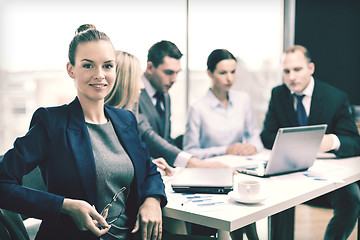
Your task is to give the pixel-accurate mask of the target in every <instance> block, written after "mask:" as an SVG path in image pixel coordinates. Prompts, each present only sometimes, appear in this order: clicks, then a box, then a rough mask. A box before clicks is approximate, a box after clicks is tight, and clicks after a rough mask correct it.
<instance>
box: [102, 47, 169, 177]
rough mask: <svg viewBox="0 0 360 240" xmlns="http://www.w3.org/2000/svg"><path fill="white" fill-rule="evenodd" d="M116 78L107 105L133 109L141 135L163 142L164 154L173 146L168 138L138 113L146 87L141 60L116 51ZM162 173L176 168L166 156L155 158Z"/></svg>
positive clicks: (106, 99) (167, 172)
mask: <svg viewBox="0 0 360 240" xmlns="http://www.w3.org/2000/svg"><path fill="white" fill-rule="evenodd" d="M115 61H116V79H115V83H114V88H113V89H112V90H111V91H110V93H109V94H108V95H107V96H106V97H105V103H106V104H107V105H110V106H113V107H116V108H121V109H127V110H131V111H133V113H134V114H136V116H137V118H138V128H139V133H140V136H141V137H142V138H143V139H144V138H146V136H147V135H149V134H152V135H155V136H156V137H157V139H158V140H157V141H159V142H162V144H161V145H162V146H163V152H164V156H166V151H167V149H169V148H173V146H172V145H171V144H169V143H168V142H167V141H166V140H164V139H163V138H161V137H160V136H158V135H157V134H156V133H155V132H154V131H153V130H152V128H151V126H150V125H149V123H148V122H147V120H146V118H144V117H143V116H142V115H139V114H138V107H137V103H138V100H139V96H140V92H141V89H142V88H144V86H143V83H142V81H141V68H140V62H139V60H138V59H137V58H136V57H135V56H134V55H132V54H129V53H127V52H124V51H116V59H115ZM153 162H154V163H155V164H156V165H157V166H158V169H159V170H160V172H161V174H162V175H168V176H172V175H173V174H174V169H173V168H172V167H170V166H169V165H168V164H167V162H166V161H165V160H164V158H156V159H153Z"/></svg>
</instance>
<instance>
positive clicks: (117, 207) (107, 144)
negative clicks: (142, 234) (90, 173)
mask: <svg viewBox="0 0 360 240" xmlns="http://www.w3.org/2000/svg"><path fill="white" fill-rule="evenodd" d="M86 125H87V128H88V131H89V136H90V141H91V146H92V149H93V154H94V159H95V166H96V174H97V188H98V201H99V207H100V208H99V209H98V211H99V212H101V211H102V209H103V208H104V207H105V206H106V205H107V204H108V203H110V202H111V200H112V198H113V196H114V195H115V194H116V193H117V192H118V191H119V190H120V189H121V188H122V187H126V190H125V191H124V192H123V193H121V194H120V195H119V197H118V198H117V199H116V201H114V202H113V203H112V206H111V207H110V208H109V212H108V216H107V218H106V220H107V221H108V222H109V221H111V220H112V219H114V218H116V217H117V216H118V215H119V214H120V213H121V216H120V217H119V219H118V220H116V221H115V222H114V223H113V224H111V228H110V230H109V232H108V233H107V234H105V235H104V236H102V237H101V239H127V236H126V234H127V233H128V232H129V231H131V229H128V227H127V226H125V223H126V220H127V216H126V214H125V211H124V206H125V202H126V199H127V196H128V194H129V189H130V185H131V183H132V181H133V178H134V167H133V164H132V162H131V160H130V158H129V156H128V155H127V153H126V152H125V150H124V148H123V147H122V145H121V143H120V141H119V139H118V137H117V135H116V133H115V130H114V128H113V126H112V124H111V122H107V123H105V124H91V123H86Z"/></svg>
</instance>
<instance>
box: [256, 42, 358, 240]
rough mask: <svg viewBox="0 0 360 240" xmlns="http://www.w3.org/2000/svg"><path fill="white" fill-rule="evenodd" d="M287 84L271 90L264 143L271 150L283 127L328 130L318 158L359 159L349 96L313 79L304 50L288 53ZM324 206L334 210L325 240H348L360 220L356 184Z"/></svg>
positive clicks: (326, 198)
mask: <svg viewBox="0 0 360 240" xmlns="http://www.w3.org/2000/svg"><path fill="white" fill-rule="evenodd" d="M282 67H283V69H282V70H283V78H284V84H282V85H281V86H278V87H275V88H274V89H273V90H272V95H271V100H270V103H269V109H268V112H267V114H266V118H265V122H264V128H263V131H262V133H261V139H262V141H263V144H264V146H265V147H266V148H269V149H271V148H272V146H273V143H274V140H275V136H276V133H277V131H278V129H279V128H281V127H294V126H301V125H315V124H327V125H328V128H327V131H326V134H325V136H324V138H323V140H322V142H321V146H320V152H333V153H334V154H336V155H337V156H338V157H352V156H359V155H360V136H359V133H358V131H357V128H356V125H355V123H354V121H353V119H352V118H351V114H350V108H349V101H348V96H347V94H346V93H344V92H342V91H340V90H338V89H336V88H334V87H332V86H330V85H328V84H326V83H323V82H320V81H318V80H314V78H313V77H312V75H313V73H314V71H315V65H314V63H313V62H312V61H311V58H310V54H309V52H308V50H307V49H306V48H305V47H303V46H300V45H295V46H293V47H290V48H289V49H287V50H286V51H285V53H284V56H283V61H282ZM316 201H317V202H318V201H320V202H322V203H324V204H327V205H328V206H331V207H332V208H333V209H334V217H333V218H332V219H331V220H330V222H329V224H328V226H327V229H326V233H325V239H347V238H348V236H349V235H350V234H351V232H352V230H353V228H354V226H355V223H356V221H357V218H358V217H359V211H360V210H359V208H360V193H359V186H358V185H357V184H356V183H353V184H350V185H348V186H345V187H343V188H341V189H339V190H336V191H334V192H331V193H328V194H326V195H324V196H322V197H320V198H319V199H316Z"/></svg>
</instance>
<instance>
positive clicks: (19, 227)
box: [0, 209, 30, 240]
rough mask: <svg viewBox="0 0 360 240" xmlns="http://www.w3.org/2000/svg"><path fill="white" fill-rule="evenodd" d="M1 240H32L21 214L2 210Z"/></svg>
mask: <svg viewBox="0 0 360 240" xmlns="http://www.w3.org/2000/svg"><path fill="white" fill-rule="evenodd" d="M0 239H1V240H30V238H29V235H28V233H27V231H26V229H25V226H24V223H23V220H22V218H21V215H20V214H18V213H14V212H10V211H7V210H4V209H0Z"/></svg>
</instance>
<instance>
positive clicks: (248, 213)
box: [163, 155, 360, 232]
mask: <svg viewBox="0 0 360 240" xmlns="http://www.w3.org/2000/svg"><path fill="white" fill-rule="evenodd" d="M259 157H260V158H261V157H262V155H260V156H259ZM325 157H327V156H325ZM212 160H220V161H223V162H226V163H228V164H229V165H235V162H236V164H239V163H240V165H241V164H246V163H248V162H249V161H253V160H247V159H246V158H243V157H238V156H228V155H227V156H223V157H217V158H215V159H212ZM231 161H233V163H231ZM230 163H231V164H230ZM306 173H308V175H309V176H305V174H306ZM215 177H216V176H215ZM241 179H256V180H257V181H260V182H261V183H262V187H263V189H264V190H265V191H264V192H265V194H266V199H265V200H264V201H262V202H260V203H257V204H243V203H240V202H237V201H234V200H232V199H231V198H230V197H229V196H228V195H224V194H213V195H211V197H210V199H207V200H206V201H204V202H201V203H206V202H207V203H214V202H215V204H214V205H198V204H201V203H200V202H198V203H195V202H193V201H188V200H187V198H186V197H187V196H185V195H183V194H180V193H174V192H173V191H172V189H171V186H170V183H171V178H169V177H165V178H164V182H165V183H166V193H167V196H168V204H167V205H166V207H165V208H164V209H163V215H164V216H167V217H170V218H174V219H178V220H182V221H186V222H191V223H196V224H201V225H206V226H208V227H212V228H216V229H219V230H222V231H228V232H231V231H234V230H236V229H238V228H241V227H243V226H246V225H248V224H250V223H252V222H255V221H258V220H260V219H263V218H266V217H268V216H271V215H273V214H276V213H279V212H281V211H284V210H286V209H289V208H291V207H294V206H296V205H298V204H301V203H303V202H306V201H308V200H311V199H313V198H316V197H318V196H321V195H323V194H326V193H328V192H331V191H333V190H336V189H338V188H341V187H343V186H345V185H347V184H350V183H352V182H355V181H358V180H360V157H355V158H346V159H326V158H322V159H317V160H316V161H315V163H314V166H313V167H311V168H310V169H309V170H308V171H306V172H297V173H292V174H286V175H280V176H274V177H270V178H259V177H253V176H249V175H244V174H238V175H235V176H234V187H235V186H236V185H237V182H238V181H239V180H241ZM198 195H201V194H198ZM205 195H209V194H205ZM202 196H204V194H203V195H202ZM185 201H187V202H186V203H185V204H184V205H183V206H182V203H184V202H185Z"/></svg>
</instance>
